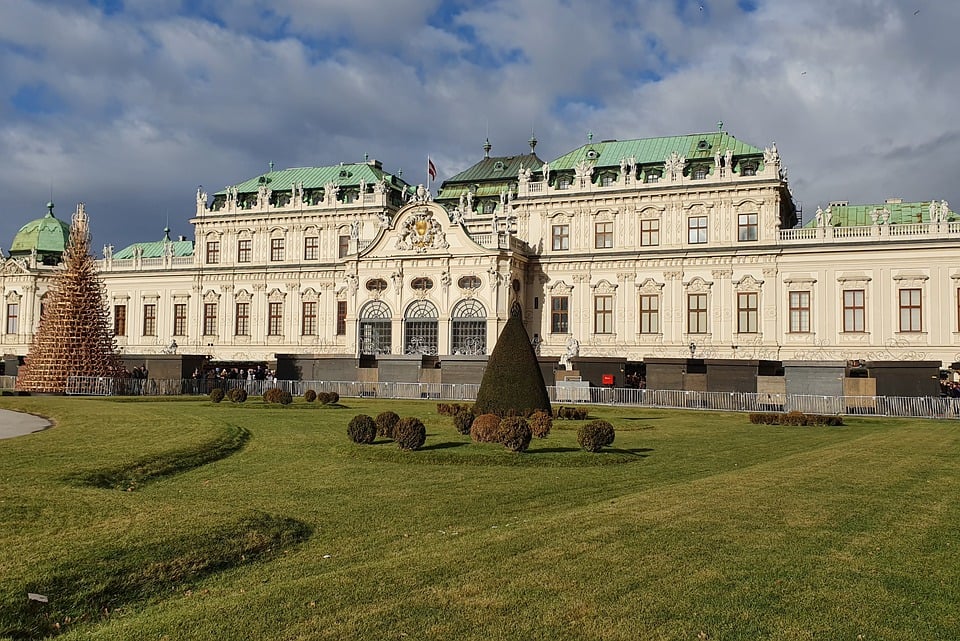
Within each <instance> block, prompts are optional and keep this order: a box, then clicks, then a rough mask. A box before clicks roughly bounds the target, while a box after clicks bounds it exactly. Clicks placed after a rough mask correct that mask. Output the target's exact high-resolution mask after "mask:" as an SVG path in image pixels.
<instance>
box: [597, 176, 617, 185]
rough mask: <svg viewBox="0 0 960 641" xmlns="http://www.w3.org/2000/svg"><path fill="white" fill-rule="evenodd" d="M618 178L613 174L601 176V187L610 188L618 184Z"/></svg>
mask: <svg viewBox="0 0 960 641" xmlns="http://www.w3.org/2000/svg"><path fill="white" fill-rule="evenodd" d="M616 180H617V179H616V177H615V176H614V175H613V174H603V175H602V176H600V186H601V187H609V186H610V185H612V184H614V183H615V182H616Z"/></svg>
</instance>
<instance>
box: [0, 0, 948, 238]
mask: <svg viewBox="0 0 960 641" xmlns="http://www.w3.org/2000/svg"><path fill="white" fill-rule="evenodd" d="M345 4H346V5H348V6H344V5H345ZM700 4H704V9H705V10H704V11H699V5H700ZM758 5H759V6H758V8H757V10H756V11H755V12H752V13H744V12H743V11H741V10H740V9H738V7H737V2H736V1H735V0H723V1H716V2H704V3H686V4H685V5H683V11H682V13H678V12H677V9H676V7H677V5H675V4H674V3H665V2H658V1H655V0H635V1H633V2H613V1H612V0H598V2H591V3H578V2H556V1H549V2H548V1H545V0H543V1H541V0H511V1H509V2H507V1H494V2H489V3H484V4H482V5H476V6H475V5H473V4H472V3H462V4H459V5H457V4H451V5H446V6H445V7H441V5H440V3H439V2H438V1H436V0H431V1H421V2H417V1H414V0H409V1H405V2H403V3H402V6H400V7H393V6H392V7H391V9H390V10H389V11H386V10H384V9H383V7H382V3H378V2H374V1H373V0H365V1H363V2H352V3H334V2H332V1H327V0H324V1H323V2H321V3H317V2H315V1H310V2H308V1H307V0H279V1H277V2H270V3H266V2H262V1H260V0H246V1H244V2H229V3H228V2H222V1H220V0H205V1H204V2H201V3H199V5H197V6H198V7H199V9H197V11H196V12H195V13H194V14H193V15H190V16H187V15H177V14H176V13H175V11H176V10H177V8H178V7H179V6H180V3H179V2H173V1H171V2H168V3H166V5H164V4H162V3H156V2H129V1H128V2H126V3H125V10H124V12H122V13H119V14H115V15H111V16H105V15H103V14H102V13H100V12H98V11H96V10H95V9H92V8H90V7H89V6H88V5H87V4H86V3H83V2H56V3H52V2H50V3H45V2H35V1H30V0H0V9H2V10H3V11H4V15H5V16H13V17H14V18H13V19H8V20H5V21H4V22H3V23H0V52H2V54H3V55H2V56H0V78H2V80H3V82H2V83H0V116H2V122H0V154H2V155H3V157H4V158H5V159H6V162H5V163H4V166H5V171H4V172H3V175H2V176H0V189H2V193H3V194H4V196H5V198H4V200H3V201H2V203H0V209H2V212H3V215H2V216H0V245H2V246H3V247H4V249H6V248H7V247H8V246H9V242H10V240H11V239H12V236H13V234H14V233H15V231H16V229H17V228H18V227H19V226H20V225H22V224H24V223H25V222H27V220H29V219H30V218H33V217H36V216H39V215H41V214H42V213H43V211H44V208H43V205H44V203H45V202H46V200H47V198H48V197H49V190H50V187H51V184H52V186H53V191H54V198H55V200H56V201H57V203H58V212H59V213H60V214H61V215H62V216H64V217H65V216H67V215H68V212H69V211H70V210H72V208H73V206H74V204H75V202H76V201H80V200H82V201H85V202H86V203H87V210H88V211H89V212H90V214H91V217H92V222H93V229H94V234H95V236H96V238H95V241H96V242H98V243H104V242H111V243H113V244H115V245H118V246H122V245H125V244H127V243H129V242H133V241H135V240H144V239H154V238H158V237H159V235H160V234H161V233H162V232H161V229H162V227H163V225H164V224H165V222H166V218H167V216H169V218H170V221H171V227H173V228H174V230H175V233H187V234H189V233H190V230H189V228H188V225H187V222H186V221H187V220H188V219H189V217H190V216H191V214H192V212H193V193H194V190H195V189H196V185H197V184H201V183H202V184H204V185H205V186H206V188H207V189H208V191H211V192H212V191H216V190H218V189H220V188H222V187H223V186H225V185H227V184H232V183H235V182H238V181H240V180H244V179H246V178H248V177H250V176H252V175H255V174H256V173H258V172H261V171H264V170H266V168H267V163H268V162H269V161H274V162H276V163H277V166H280V167H286V166H297V165H316V164H329V163H335V162H339V161H341V160H342V161H357V160H360V159H362V157H363V154H364V153H368V154H370V155H371V156H372V157H376V158H379V159H381V160H382V161H384V163H385V166H386V168H387V169H388V170H393V171H396V170H398V169H400V168H403V169H404V175H405V177H406V178H407V179H409V180H411V181H414V182H419V181H421V180H423V177H422V174H423V165H424V163H425V157H426V155H427V154H430V155H431V156H432V157H433V158H434V160H435V161H436V162H437V164H438V167H439V169H440V171H441V174H442V175H451V174H453V173H455V172H457V171H459V170H462V169H464V168H465V167H466V166H468V165H469V164H471V163H472V162H475V161H476V160H477V159H478V158H479V157H480V155H481V154H482V151H481V149H480V145H481V143H482V142H483V139H484V137H485V136H486V135H487V132H488V131H489V135H490V138H491V140H492V142H493V143H494V153H501V154H514V153H522V152H523V151H524V150H525V149H526V140H527V138H528V137H529V136H530V133H531V131H535V132H536V135H537V137H538V138H539V139H540V141H541V143H540V145H539V147H538V152H539V153H540V155H541V156H542V157H544V158H550V157H553V156H556V155H559V154H562V153H564V152H566V151H568V150H569V149H571V148H573V147H575V146H577V145H579V144H582V143H583V142H584V140H585V136H586V132H587V131H593V132H595V134H596V135H597V137H598V138H620V139H626V138H634V137H645V136H658V135H675V134H683V133H690V132H695V131H705V130H712V129H713V128H714V127H715V126H716V122H717V120H723V121H724V123H725V128H726V129H727V130H729V131H731V132H732V133H733V134H734V135H736V136H738V137H740V138H742V139H744V140H746V141H747V142H750V143H753V144H756V145H761V146H763V145H769V144H770V142H771V141H773V140H776V141H777V144H778V147H779V148H780V151H781V155H782V156H783V158H784V161H785V163H786V165H787V167H788V168H789V171H790V177H791V184H792V187H793V190H794V193H795V195H796V197H797V199H798V200H799V201H801V202H802V203H803V204H804V205H805V207H806V208H807V209H808V210H812V209H815V207H816V204H817V203H824V202H826V201H828V200H835V199H849V200H851V201H859V202H876V201H880V200H883V199H884V198H885V197H887V196H893V195H897V196H901V197H903V198H905V199H917V200H921V199H928V198H932V197H936V198H946V199H948V200H950V201H951V202H954V203H955V204H960V187H958V186H956V182H957V181H956V180H955V179H954V176H956V175H957V173H958V171H960V160H958V159H957V155H956V154H954V153H952V144H953V143H955V142H956V141H957V139H958V138H960V131H958V130H960V126H957V125H956V124H955V122H954V120H955V119H954V117H953V113H952V109H951V108H952V106H953V103H954V102H955V100H956V98H957V93H958V87H960V78H958V75H960V70H958V69H957V67H956V65H955V64H954V63H953V59H952V51H951V43H952V40H951V36H952V35H953V34H952V33H951V28H952V25H955V24H957V23H958V22H960V6H954V5H953V4H949V3H938V4H936V5H934V4H933V3H925V4H924V5H923V6H922V7H920V13H918V14H916V15H914V11H915V10H916V9H915V8H914V7H913V6H912V5H910V4H902V3H898V2H896V1H895V0H859V1H852V2H844V3H835V2H833V1H832V0H810V1H808V2H803V3H797V2H788V1H786V0H772V1H770V2H759V3H758ZM317 43H321V45H322V47H323V48H322V49H317V46H318V45H317ZM657 77H659V80H656V81H654V80H653V79H654V78H657ZM31 91H32V92H36V93H37V94H38V95H40V96H41V97H43V98H45V99H47V100H49V101H50V102H51V104H50V105H47V107H48V109H47V110H46V111H44V112H39V113H30V112H25V111H23V110H20V109H15V108H14V104H15V103H16V102H17V101H20V103H21V104H22V102H23V101H24V100H25V98H24V95H25V94H24V92H27V95H28V96H29V93H30V92H31ZM44 92H45V93H44ZM51 96H52V98H51Z"/></svg>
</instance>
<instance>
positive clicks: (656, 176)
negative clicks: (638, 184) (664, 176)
mask: <svg viewBox="0 0 960 641" xmlns="http://www.w3.org/2000/svg"><path fill="white" fill-rule="evenodd" d="M643 182H645V183H657V182H660V172H659V171H648V172H647V175H646V177H645V178H644V180H643Z"/></svg>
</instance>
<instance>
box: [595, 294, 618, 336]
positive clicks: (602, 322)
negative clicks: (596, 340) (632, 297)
mask: <svg viewBox="0 0 960 641" xmlns="http://www.w3.org/2000/svg"><path fill="white" fill-rule="evenodd" d="M593 331H594V333H595V334H612V333H613V296H596V297H594V299H593Z"/></svg>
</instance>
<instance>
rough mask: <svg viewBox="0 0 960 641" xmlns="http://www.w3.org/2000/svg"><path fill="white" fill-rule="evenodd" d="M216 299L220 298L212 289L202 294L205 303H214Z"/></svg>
mask: <svg viewBox="0 0 960 641" xmlns="http://www.w3.org/2000/svg"><path fill="white" fill-rule="evenodd" d="M218 300H220V294H218V293H217V292H215V291H213V290H212V289H208V290H207V291H206V292H205V293H204V294H203V302H205V303H216V302H217V301H218Z"/></svg>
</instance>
